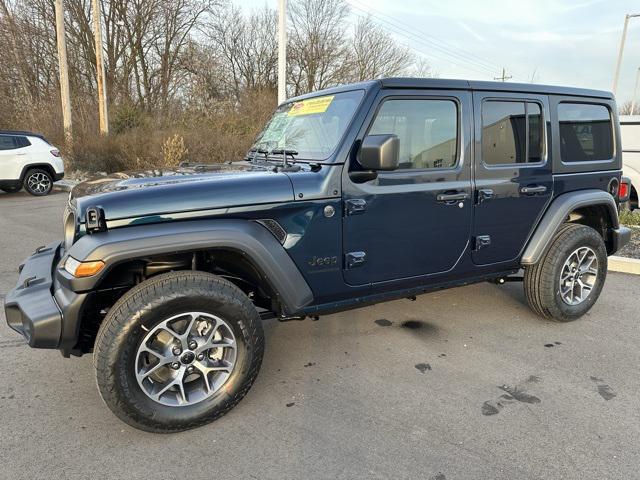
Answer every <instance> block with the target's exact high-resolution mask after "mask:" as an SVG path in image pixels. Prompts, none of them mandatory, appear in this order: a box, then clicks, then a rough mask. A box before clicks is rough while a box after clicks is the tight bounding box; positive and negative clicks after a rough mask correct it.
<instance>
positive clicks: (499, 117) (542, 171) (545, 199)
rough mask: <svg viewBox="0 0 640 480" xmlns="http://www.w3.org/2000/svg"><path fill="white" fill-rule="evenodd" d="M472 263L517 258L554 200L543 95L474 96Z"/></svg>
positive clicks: (490, 93) (546, 108)
mask: <svg viewBox="0 0 640 480" xmlns="http://www.w3.org/2000/svg"><path fill="white" fill-rule="evenodd" d="M473 102H474V114H475V119H474V124H475V156H474V158H475V164H474V172H475V205H474V224H473V235H474V251H473V253H472V258H473V262H474V263H475V264H477V265H486V264H493V263H499V262H511V261H515V260H517V258H518V257H519V255H520V252H521V250H522V248H523V247H524V245H525V244H526V242H527V239H528V238H529V235H530V234H531V232H532V230H533V228H534V226H535V225H536V224H537V221H538V219H539V217H540V216H541V215H542V213H543V212H544V210H545V208H546V205H547V204H548V203H549V201H550V200H551V197H552V193H553V192H552V190H553V176H552V169H551V161H550V159H549V155H548V150H549V149H548V143H549V142H548V132H549V131H550V129H549V107H548V99H547V97H546V96H544V95H531V94H510V93H496V92H474V94H473Z"/></svg>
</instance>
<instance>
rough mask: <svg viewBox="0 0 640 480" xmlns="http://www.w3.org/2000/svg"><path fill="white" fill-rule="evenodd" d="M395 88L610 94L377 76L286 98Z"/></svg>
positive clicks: (543, 87) (521, 85)
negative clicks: (365, 80)
mask: <svg viewBox="0 0 640 480" xmlns="http://www.w3.org/2000/svg"><path fill="white" fill-rule="evenodd" d="M376 86H377V87H379V88H397V89H403V88H406V89H416V90H418V89H422V88H429V89H439V90H489V91H496V92H518V93H542V94H555V95H567V96H576V97H595V98H606V99H612V98H613V94H612V93H611V92H607V91H605V90H590V89H586V88H574V87H560V86H553V85H538V84H535V83H511V82H489V81H481V80H454V79H444V78H407V77H390V78H381V79H379V80H370V81H368V82H360V83H352V84H347V85H341V86H339V87H333V88H328V89H326V90H321V91H318V92H312V93H309V94H306V95H300V96H299V97H295V98H291V99H288V100H287V101H288V102H290V101H292V100H301V99H304V98H309V97H312V96H316V95H318V94H322V95H326V94H331V93H338V92H341V91H348V90H354V89H357V88H362V89H366V90H368V89H370V88H375V87H376Z"/></svg>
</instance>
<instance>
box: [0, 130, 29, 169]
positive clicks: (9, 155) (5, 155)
mask: <svg viewBox="0 0 640 480" xmlns="http://www.w3.org/2000/svg"><path fill="white" fill-rule="evenodd" d="M20 138H21V137H19V136H16V135H0V180H18V179H19V178H20V174H21V173H22V165H23V164H24V160H25V156H26V149H25V148H24V145H25V144H24V143H23V141H21V139H20ZM25 140H26V138H25Z"/></svg>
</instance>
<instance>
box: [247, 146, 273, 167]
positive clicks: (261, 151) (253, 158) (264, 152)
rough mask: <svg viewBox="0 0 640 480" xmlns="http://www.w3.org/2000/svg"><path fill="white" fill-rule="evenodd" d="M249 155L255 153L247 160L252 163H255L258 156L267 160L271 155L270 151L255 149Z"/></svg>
mask: <svg viewBox="0 0 640 480" xmlns="http://www.w3.org/2000/svg"><path fill="white" fill-rule="evenodd" d="M248 153H250V154H251V153H253V156H249V155H247V158H246V159H245V160H250V161H251V162H252V163H255V161H256V157H257V156H258V154H260V155H264V158H265V159H266V158H267V156H268V155H269V151H268V150H265V149H264V148H255V147H254V148H251V149H250V150H249V152H248Z"/></svg>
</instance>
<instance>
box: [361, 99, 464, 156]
mask: <svg viewBox="0 0 640 480" xmlns="http://www.w3.org/2000/svg"><path fill="white" fill-rule="evenodd" d="M383 134H395V135H397V136H398V138H399V139H400V168H401V169H412V168H413V169H429V168H451V167H454V166H455V165H456V163H457V158H458V107H457V105H456V103H455V102H453V101H452V100H424V99H416V100H387V101H385V102H384V103H383V104H382V107H381V108H380V110H379V111H378V114H377V116H376V118H375V120H374V121H373V125H372V126H371V129H370V130H369V135H383Z"/></svg>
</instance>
